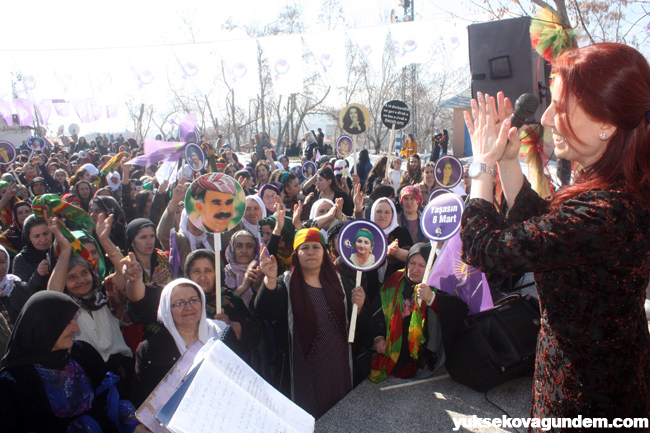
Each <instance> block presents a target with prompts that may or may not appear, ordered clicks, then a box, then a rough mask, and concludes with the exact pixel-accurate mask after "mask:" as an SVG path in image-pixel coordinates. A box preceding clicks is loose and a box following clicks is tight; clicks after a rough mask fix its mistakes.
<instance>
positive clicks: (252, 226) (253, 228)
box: [241, 194, 268, 234]
mask: <svg viewBox="0 0 650 433" xmlns="http://www.w3.org/2000/svg"><path fill="white" fill-rule="evenodd" d="M248 200H255V201H256V202H257V204H259V205H260V209H262V218H266V217H267V216H268V215H267V212H266V206H264V201H262V198H261V197H260V196H259V195H257V194H255V195H247V196H246V201H248ZM262 218H260V221H261V220H262ZM241 222H242V224H243V225H244V228H245V229H246V230H248V231H249V232H251V233H253V234H257V233H258V232H259V231H260V229H259V226H255V224H252V223H249V222H248V221H246V218H242V219H241ZM258 222H259V221H258Z"/></svg>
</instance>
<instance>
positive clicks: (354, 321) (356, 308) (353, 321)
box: [348, 271, 361, 343]
mask: <svg viewBox="0 0 650 433" xmlns="http://www.w3.org/2000/svg"><path fill="white" fill-rule="evenodd" d="M360 285H361V271H357V285H356V286H354V288H355V289H356V288H357V287H359V286H360ZM358 314H359V306H358V305H357V304H352V317H350V333H349V334H348V343H354V334H355V332H356V330H357V315H358Z"/></svg>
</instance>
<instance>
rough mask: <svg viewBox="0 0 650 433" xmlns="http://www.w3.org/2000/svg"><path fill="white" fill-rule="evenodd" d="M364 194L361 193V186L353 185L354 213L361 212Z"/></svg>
mask: <svg viewBox="0 0 650 433" xmlns="http://www.w3.org/2000/svg"><path fill="white" fill-rule="evenodd" d="M363 198H364V194H363V193H362V192H361V184H360V183H358V184H356V185H354V198H353V201H354V211H355V212H361V211H362V210H363Z"/></svg>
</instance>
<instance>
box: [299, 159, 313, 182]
mask: <svg viewBox="0 0 650 433" xmlns="http://www.w3.org/2000/svg"><path fill="white" fill-rule="evenodd" d="M315 174H316V164H314V162H313V161H307V162H305V163H304V164H303V165H302V175H303V176H305V178H307V179H309V178H311V177H312V176H313V175H315Z"/></svg>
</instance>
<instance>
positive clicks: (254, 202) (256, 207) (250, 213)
mask: <svg viewBox="0 0 650 433" xmlns="http://www.w3.org/2000/svg"><path fill="white" fill-rule="evenodd" d="M267 215H268V214H267V212H266V206H265V205H264V202H263V201H262V198H261V197H260V196H258V195H249V196H246V210H245V211H244V216H243V218H242V219H241V222H242V224H243V225H244V228H245V229H246V230H248V231H249V232H251V233H253V234H256V233H257V232H259V230H260V229H259V223H260V221H262V219H264V218H266V217H267Z"/></svg>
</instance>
